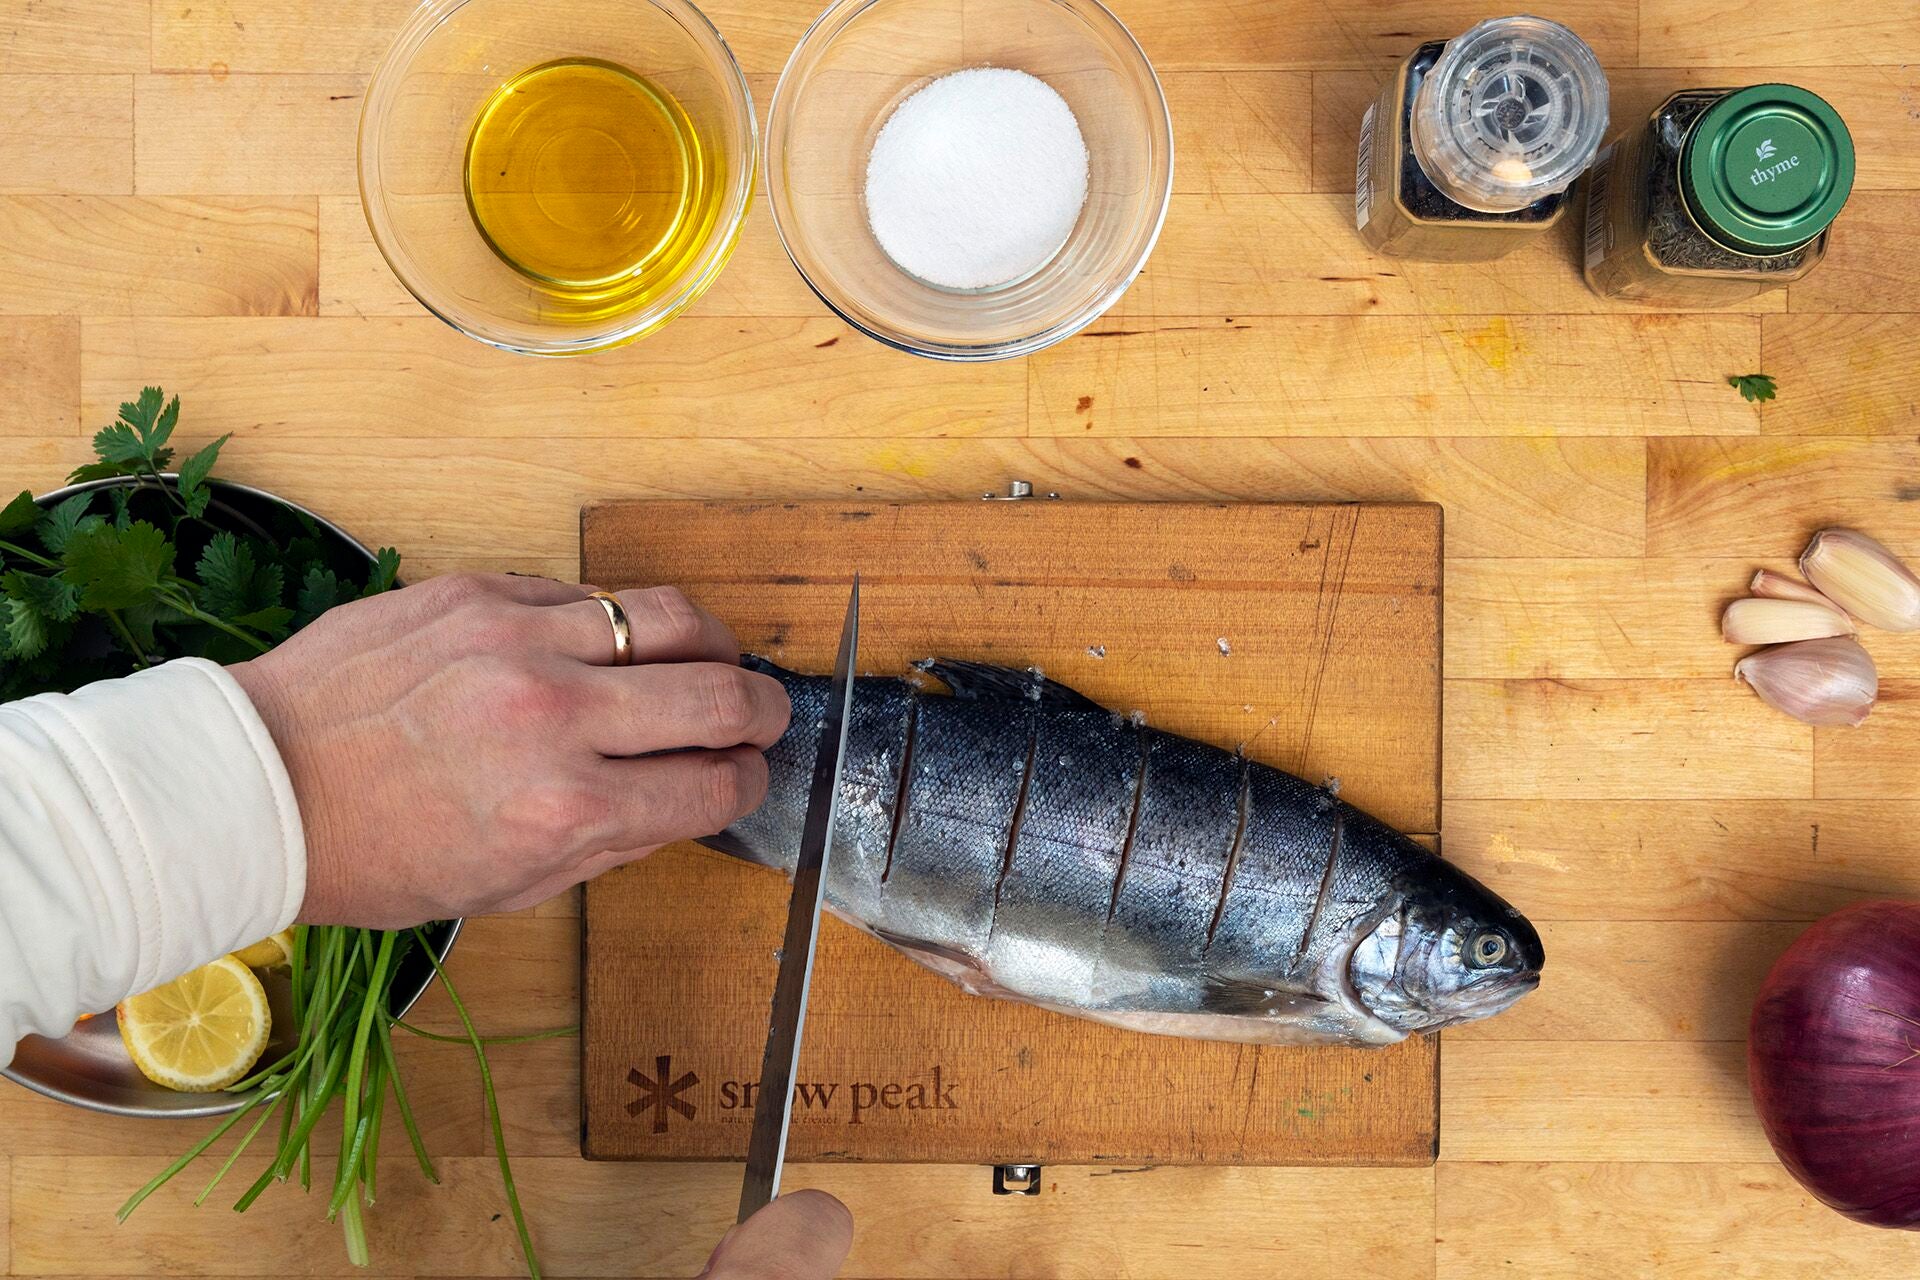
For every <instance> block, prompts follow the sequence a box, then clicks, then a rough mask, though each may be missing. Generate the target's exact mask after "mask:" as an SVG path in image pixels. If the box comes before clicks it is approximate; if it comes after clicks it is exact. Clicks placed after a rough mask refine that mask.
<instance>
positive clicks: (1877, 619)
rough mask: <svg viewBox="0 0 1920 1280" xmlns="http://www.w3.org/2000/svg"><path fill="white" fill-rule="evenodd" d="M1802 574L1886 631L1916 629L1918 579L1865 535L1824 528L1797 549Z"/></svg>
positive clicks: (1919, 599)
mask: <svg viewBox="0 0 1920 1280" xmlns="http://www.w3.org/2000/svg"><path fill="white" fill-rule="evenodd" d="M1800 572H1801V573H1803V574H1805V575H1806V576H1807V581H1808V582H1811V583H1812V584H1813V585H1814V586H1816V587H1818V588H1819V589H1820V591H1821V592H1822V593H1823V594H1825V595H1826V596H1827V598H1828V599H1830V600H1832V601H1833V603H1835V604H1836V605H1838V606H1840V607H1841V608H1842V609H1845V610H1846V611H1847V612H1848V613H1850V614H1852V615H1853V616H1854V617H1856V618H1858V619H1860V621H1862V622H1865V623H1869V624H1871V625H1873V626H1876V627H1883V628H1885V629H1886V630H1888V631H1913V630H1916V629H1920V578H1916V577H1914V576H1913V571H1912V570H1911V569H1909V568H1907V566H1906V565H1905V564H1903V563H1901V560H1900V557H1898V556H1896V555H1894V554H1893V552H1891V551H1889V550H1887V549H1886V548H1885V547H1883V546H1881V545H1880V544H1879V543H1877V542H1875V541H1874V540H1873V539H1872V538H1869V537H1868V536H1867V535H1866V534H1864V533H1856V532H1855V531H1854V530H1852V529H1822V530H1821V531H1820V532H1819V533H1816V534H1814V535H1813V541H1812V542H1809V543H1808V544H1807V549H1806V550H1805V551H1804V552H1802V553H1801V555H1800Z"/></svg>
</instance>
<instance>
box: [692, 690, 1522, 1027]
mask: <svg viewBox="0 0 1920 1280" xmlns="http://www.w3.org/2000/svg"><path fill="white" fill-rule="evenodd" d="M745 661H746V662H747V663H748V665H750V666H753V667H755V668H756V669H758V670H762V671H765V672H768V673H769V674H771V675H773V676H775V677H776V678H777V679H779V680H780V681H781V683H782V684H783V685H784V686H785V687H786V689H787V692H788V695H789V697H790V698H791V699H792V702H793V707H794V719H793V726H792V727H791V728H790V729H789V730H788V732H787V733H786V734H785V735H784V736H783V737H782V738H781V740H780V741H779V742H778V743H777V744H775V746H774V747H773V748H772V749H771V750H769V751H768V752H767V764H768V772H769V785H768V795H767V800H766V803H765V804H764V805H763V806H762V807H761V808H760V810H758V811H757V812H755V813H753V814H751V815H749V816H748V817H746V818H743V819H741V821H739V822H738V823H735V824H734V825H733V826H732V827H729V828H728V829H727V830H726V831H724V832H721V833H720V834H719V835H717V836H713V837H710V838H709V839H708V840H707V841H706V843H708V844H710V845H712V846H713V847H714V848H717V849H720V850H722V851H723V852H726V853H730V854H733V855H734V856H737V857H741V858H746V859H749V860H752V861H755V862H760V863H764V864H766V865H769V866H774V867H779V868H782V869H784V870H789V871H790V870H791V868H792V866H793V862H794V856H795V851H796V849H797V847H798V843H799V834H800V831H801V828H802V825H803V823H804V820H805V815H806V802H807V793H808V789H809V785H810V783H811V779H812V767H813V766H812V761H813V756H814V746H815V744H816V743H817V741H818V737H819V732H820V720H821V716H822V713H823V710H824V706H825V701H824V700H825V697H826V690H827V687H828V684H829V681H828V680H827V679H826V678H824V677H819V676H801V675H795V674H794V673H792V672H789V671H783V670H781V669H780V668H778V667H775V666H773V665H772V664H770V663H766V662H764V661H761V660H758V659H746V660H745ZM925 669H926V670H927V671H928V672H929V673H930V674H932V675H933V676H935V677H936V678H938V679H940V680H941V681H943V682H944V683H945V684H946V685H947V686H948V689H949V690H950V692H951V696H943V695H940V694H938V693H933V692H927V691H922V690H920V689H918V688H916V687H914V686H912V685H909V684H908V683H906V682H905V681H900V680H885V679H862V680H859V681H856V682H855V684H854V695H853V697H854V703H853V712H852V716H851V719H850V720H849V723H848V741H847V763H846V768H845V770H844V771H843V774H842V778H841V789H840V817H839V819H838V822H837V824H836V827H835V830H834V839H833V847H832V853H831V855H830V858H829V862H828V875H827V883H826V891H827V901H828V903H829V905H831V906H832V907H833V909H834V910H835V911H836V912H837V913H839V914H840V915H842V916H845V917H846V918H848V919H849V920H852V921H853V922H855V923H856V924H858V925H860V926H862V927H864V928H866V929H868V930H870V931H872V932H873V933H875V934H876V935H878V936H879V937H880V938H882V939H884V940H885V941H887V942H888V943H890V944H892V945H893V946H896V947H898V948H899V949H901V950H902V951H904V952H906V953H907V954H908V955H910V956H912V957H913V958H914V959H915V960H917V961H919V962H920V963H922V964H924V965H926V966H928V967H929V968H931V969H934V970H935V971H936V972H938V973H941V974H943V975H945V976H946V977H948V978H951V979H953V980H954V981H956V982H958V983H960V984H961V985H962V986H963V987H965V988H966V989H968V990H970V991H973V992H976V993H980V994H987V995H995V996H1002V997H1006V998H1010V999H1016V1000H1024V1001H1027V1002H1029V1003H1033V1004H1038V1005H1042V1006H1044V1007H1047V1008H1051V1009H1057V1010H1060V1011H1061V1012H1065V1013H1070V1014H1074V1015H1076V1016H1079V1017H1085V1018H1092V1019H1096V1020H1099V1021H1103V1022H1110V1023H1114V1024H1116V1025H1119V1026H1123V1027H1128V1028H1132V1029H1135V1030H1141V1031H1151V1032H1158V1033H1162V1034H1168V1035H1179V1036H1194V1037H1204V1038H1209V1039H1223V1040H1241V1041H1250V1042H1256V1043H1276V1044H1279V1043H1284V1044H1300V1043H1327V1042H1337V1043H1346V1044H1360V1045H1369V1044H1386V1043H1391V1042H1392V1041H1394V1040H1398V1039H1401V1038H1404V1037H1405V1036H1406V1035H1407V1034H1409V1033H1410V1032H1412V1031H1421V1030H1430V1029H1432V1028H1435V1027H1440V1026H1446V1025H1450V1024H1452V1023H1456V1022H1462V1021H1466V1020H1468V1019H1471V1018H1479V1017H1485V1016H1487V1015H1488V1014H1491V1013H1496V1012H1498V1011H1499V1010H1501V1009H1503V1008H1505V1007H1506V1006H1507V1005H1509V1004H1511V1003H1512V1002H1513V1001H1514V1000H1516V999H1518V998H1519V997H1520V996H1522V995H1524V994H1525V993H1526V992H1527V991H1530V990H1532V988H1533V986H1534V985H1535V984H1536V983H1537V982H1538V980H1539V969H1540V966H1541V964H1542V963H1544V956H1543V953H1542V949H1541V946H1540V938H1539V934H1538V933H1537V932H1536V931H1535V930H1534V929H1533V927H1532V925H1530V924H1529V923H1528V922H1527V920H1526V918H1525V917H1524V916H1522V915H1520V913H1519V912H1517V911H1515V910H1514V909H1513V908H1512V907H1510V906H1508V905H1507V904H1506V903H1505V902H1503V901H1501V900H1500V899H1499V898H1498V897H1497V896H1495V895H1494V894H1492V893H1490V892H1488V891H1487V889H1486V888H1485V887H1484V886H1482V885H1480V884H1478V883H1477V882H1475V881H1474V880H1473V879H1472V878H1471V877H1469V876H1467V875H1465V874H1464V873H1462V872H1460V871H1459V870H1458V869H1456V868H1454V867H1451V866H1449V865H1448V864H1447V863H1445V862H1443V861H1441V860H1440V859H1439V858H1437V857H1435V856H1434V855H1433V854H1431V853H1429V852H1427V851H1426V850H1425V849H1423V848H1421V847H1420V846H1419V845H1418V844H1415V843H1414V842H1413V841H1412V840H1409V839H1408V838H1407V837H1406V836H1403V835H1401V834H1400V833H1398V832H1396V831H1394V830H1392V829H1391V828H1389V827H1388V826H1386V825H1385V824H1384V823H1381V822H1379V821H1377V820H1375V819H1373V818H1371V817H1369V816H1368V815H1366V814H1364V813H1361V812H1360V811H1359V810H1357V809H1355V808H1353V807H1352V806H1351V805H1348V804H1346V803H1345V802H1343V801H1341V800H1339V799H1337V798H1336V797H1334V796H1333V795H1332V794H1331V793H1329V792H1328V791H1326V790H1325V789H1323V788H1320V787H1316V786H1313V785H1311V784H1310V783H1307V782H1305V781H1303V780H1302V779H1299V778H1296V777H1293V776H1292V775H1290V774H1287V773H1283V772H1281V771H1280V770H1278V769H1274V768H1271V767H1269V766H1267V765H1263V764H1259V763H1257V762H1251V761H1245V760H1242V759H1241V758H1240V757H1239V756H1238V755H1237V754H1235V753H1233V752H1229V751H1224V750H1221V749H1220V748H1218V747H1212V746H1208V745H1207V744H1205V743H1200V742H1195V741H1192V740H1190V739H1186V738H1180V737H1176V736H1174V735H1171V734H1167V733H1162V732H1160V731H1158V730H1152V729H1147V728H1145V727H1144V726H1136V725H1134V724H1132V723H1131V722H1128V721H1125V720H1122V719H1120V718H1119V717H1116V716H1115V715H1113V714H1112V713H1111V712H1109V711H1106V710H1104V709H1102V708H1100V707H1098V706H1097V705H1096V704H1094V703H1092V702H1089V701H1088V700H1087V699H1085V698H1083V697H1081V696H1080V695H1079V694H1077V693H1074V692H1073V691H1072V690H1071V689H1067V688H1065V687H1063V686H1061V685H1058V684H1055V683H1053V682H1051V681H1047V680H1045V679H1043V678H1042V677H1040V676H1039V675H1038V674H1037V673H1031V672H1019V671H1011V670H1007V669H1004V668H999V667H987V666H981V665H979V664H972V663H955V662H933V663H929V664H926V667H925ZM1143 763H1144V769H1143ZM1030 766H1031V767H1030ZM903 772H904V775H905V776H904V781H903V780H902V774H903ZM1029 774H1030V775H1031V777H1030V778H1029ZM1243 788H1244V796H1245V803H1244V814H1243V805H1242V795H1243ZM1243 817H1244V822H1243ZM1129 830H1131V840H1129V835H1128V833H1129ZM1236 837H1237V838H1236ZM1336 837H1337V843H1336ZM1010 846H1011V847H1010ZM1336 854H1337V856H1336ZM1488 938H1493V939H1496V940H1497V941H1498V943H1499V946H1500V951H1501V954H1500V957H1499V958H1498V959H1497V960H1496V961H1489V962H1486V963H1485V964H1483V965H1480V966H1478V967H1475V966H1470V965H1468V963H1467V961H1466V958H1465V957H1466V956H1467V955H1468V954H1469V952H1470V950H1471V948H1470V946H1469V943H1470V941H1472V940H1483V941H1484V940H1485V939H1488Z"/></svg>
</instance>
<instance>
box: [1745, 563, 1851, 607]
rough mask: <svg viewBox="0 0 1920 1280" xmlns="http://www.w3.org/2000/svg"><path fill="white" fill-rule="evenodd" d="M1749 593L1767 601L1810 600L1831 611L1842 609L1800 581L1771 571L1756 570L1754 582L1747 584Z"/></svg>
mask: <svg viewBox="0 0 1920 1280" xmlns="http://www.w3.org/2000/svg"><path fill="white" fill-rule="evenodd" d="M1747 591H1748V593H1749V594H1751V595H1756V596H1760V597H1762V598H1764V599H1767V600H1808V601H1811V602H1813V603H1814V604H1824V605H1826V606H1827V607H1828V608H1830V609H1837V608H1839V607H1840V606H1838V605H1836V604H1834V602H1833V601H1831V600H1829V599H1827V598H1826V597H1825V596H1823V595H1821V594H1820V593H1819V592H1818V591H1816V590H1814V589H1813V588H1812V587H1810V586H1808V585H1807V584H1806V583H1804V582H1802V581H1800V579H1798V578H1795V577H1793V576H1791V575H1789V574H1784V573H1775V572H1774V571H1773V570H1771V569H1756V570H1754V573H1753V581H1752V582H1750V583H1748V584H1747Z"/></svg>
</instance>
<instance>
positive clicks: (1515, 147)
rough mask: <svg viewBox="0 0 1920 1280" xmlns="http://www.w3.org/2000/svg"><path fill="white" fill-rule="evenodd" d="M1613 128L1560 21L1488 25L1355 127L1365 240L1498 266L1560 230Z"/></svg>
mask: <svg viewBox="0 0 1920 1280" xmlns="http://www.w3.org/2000/svg"><path fill="white" fill-rule="evenodd" d="M1606 131H1607V78H1606V75H1605V73H1604V72H1602V71H1601V69H1600V61H1599V59H1598V58H1596V57H1595V56H1594V53H1593V50H1592V49H1590V48H1588V47H1587V43H1586V41H1584V40H1582V39H1581V38H1580V37H1579V36H1577V35H1575V34H1574V33H1573V32H1572V31H1570V30H1568V29H1567V28H1566V27H1563V26H1561V25H1560V24H1559V23H1557V22H1550V21H1548V20H1546V19H1545V18H1533V17H1525V16H1522V17H1512V18H1493V19H1490V20H1488V21H1486V22H1482V23H1480V24H1479V25H1478V26H1476V27H1473V28H1471V29H1470V30H1468V31H1467V32H1466V33H1465V34H1463V35H1461V36H1458V37H1456V38H1455V39H1452V40H1445V41H1440V40H1435V41H1429V42H1428V43H1426V44H1423V45H1421V46H1420V47H1419V48H1418V49H1415V50H1414V51H1413V53H1412V54H1410V55H1409V56H1408V57H1407V59H1406V61H1405V62H1402V63H1401V64H1400V66H1399V68H1398V69H1397V70H1396V71H1395V72H1394V74H1393V75H1392V76H1391V77H1390V78H1389V79H1388V81H1387V84H1386V86H1385V87H1384V88H1383V89H1382V90H1381V93H1380V97H1379V100H1378V101H1376V102H1375V103H1374V104H1373V105H1372V106H1370V107H1368V108H1367V113H1366V116H1365V117H1364V118H1363V119H1362V121H1361V125H1360V156H1359V166H1358V171H1357V173H1356V179H1355V183H1354V218H1355V222H1356V223H1357V224H1358V226H1359V228H1360V235H1361V238H1362V239H1364V240H1365V241H1366V242H1367V245H1368V247H1369V248H1371V249H1373V250H1374V252H1376V253H1382V254H1386V255H1388V256H1390V257H1399V258H1424V259H1429V260H1432V261H1440V262H1485V261H1489V260H1491V259H1494V258H1499V257H1503V256H1504V255H1506V254H1508V253H1510V252H1512V251H1513V250H1514V249H1517V248H1519V247H1520V246H1521V245H1523V244H1526V243H1528V242H1529V241H1531V240H1532V239H1533V237H1535V236H1537V235H1539V234H1541V233H1542V232H1544V231H1547V230H1549V229H1550V228H1552V227H1553V226H1555V225H1556V224H1558V222H1559V221H1560V218H1561V217H1562V216H1563V215H1564V214H1565V213H1566V210H1567V205H1568V203H1569V201H1568V197H1567V190H1568V188H1569V187H1571V186H1572V185H1573V182H1574V180H1575V179H1576V178H1578V177H1579V176H1580V174H1581V172H1582V171H1583V170H1584V169H1585V168H1586V167H1587V166H1588V165H1589V164H1591V163H1592V161H1593V156H1594V153H1595V151H1597V150H1598V149H1599V146H1600V141H1601V139H1602V138H1603V137H1604V136H1605V135H1606Z"/></svg>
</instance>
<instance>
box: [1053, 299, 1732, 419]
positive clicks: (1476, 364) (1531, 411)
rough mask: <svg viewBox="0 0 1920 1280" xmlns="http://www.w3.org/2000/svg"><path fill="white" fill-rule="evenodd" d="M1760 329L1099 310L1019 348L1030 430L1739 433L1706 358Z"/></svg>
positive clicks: (1719, 360)
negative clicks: (1095, 316) (1049, 343)
mask: <svg viewBox="0 0 1920 1280" xmlns="http://www.w3.org/2000/svg"><path fill="white" fill-rule="evenodd" d="M1759 337H1760V333H1759V322H1758V321H1757V320H1755V319H1753V318H1751V317H1746V316H1687V317H1678V316H1593V317H1585V318H1575V317H1563V316H1543V317H1527V316H1514V317H1507V316H1489V317H1462V318H1458V319H1454V318H1438V317H1430V316H1404V317H1403V316H1384V315H1382V316H1337V317H1327V318H1317V317H1293V316H1288V317H1278V318H1274V319H1259V318H1256V319H1244V318H1239V317H1235V316H1234V315H1233V314H1232V313H1231V312H1224V313H1222V314H1220V315H1215V316H1196V317H1184V318H1171V317H1168V316H1167V315H1166V314H1165V313H1162V314H1161V315H1160V317H1159V318H1158V320H1157V322H1156V323H1155V324H1153V325H1152V326H1150V327H1148V328H1145V329H1141V328H1137V327H1129V326H1128V325H1127V322H1126V321H1124V320H1117V321H1116V320H1103V321H1100V322H1099V323H1097V324H1096V325H1094V327H1093V328H1091V329H1090V330H1088V331H1087V332H1086V333H1085V334H1083V335H1081V337H1080V338H1079V339H1078V340H1077V341H1074V342H1070V343H1066V344H1064V345H1062V346H1058V347H1054V348H1052V349H1051V350H1049V351H1045V352H1042V353H1041V354H1039V355H1037V356H1035V357H1033V359H1032V360H1030V361H1029V362H1028V365H1029V368H1030V369H1031V385H1032V388H1033V392H1034V399H1033V403H1032V412H1033V414H1034V418H1033V423H1032V429H1033V431H1034V432H1036V433H1041V432H1044V433H1049V434H1060V435H1066V434H1071V433H1075V432H1082V431H1098V432H1105V433H1108V434H1120V435H1134V436H1140V435H1196V434H1209V435H1211V434H1219V435H1231V434H1250V433H1254V432H1260V433H1263V434H1268V435H1294V436H1304V435H1339V436H1366V435H1379V436H1401V435H1422V434H1426V433H1428V432H1437V433H1441V434H1446V435H1452V436H1470V435H1540V434H1548V435H1551V434H1564V435H1623V436H1649V435H1752V434H1755V433H1757V432H1758V430H1759V416H1758V414H1757V413H1756V412H1755V411H1754V409H1753V408H1752V406H1750V405H1748V404H1746V403H1744V402H1743V401H1742V400H1741V399H1740V397H1738V396H1737V395H1732V394H1730V393H1729V391H1728V388H1727V386H1726V381H1725V375H1724V374H1723V373H1721V372H1720V370H1722V369H1724V368H1728V367H1737V368H1742V369H1744V368H1747V367H1748V366H1750V365H1752V364H1753V362H1754V361H1755V360H1757V359H1758V358H1759V346H1758V342H1759ZM1653 385H1658V386H1660V387H1662V388H1664V393H1663V394H1662V395H1660V396H1657V397H1650V396H1648V395H1647V394H1646V391H1645V388H1646V387H1648V386H1653ZM1086 396H1090V397H1091V398H1092V404H1090V405H1089V406H1088V407H1087V408H1086V409H1081V408H1080V407H1079V403H1080V399H1081V398H1082V397H1086Z"/></svg>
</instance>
